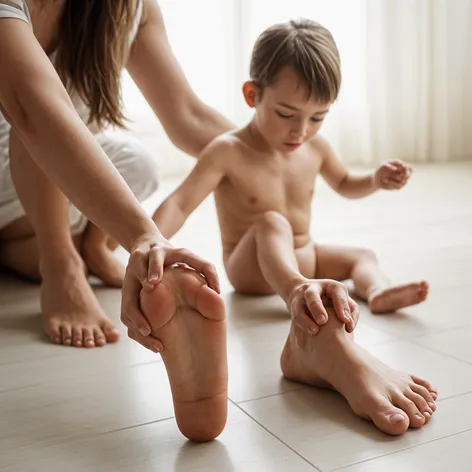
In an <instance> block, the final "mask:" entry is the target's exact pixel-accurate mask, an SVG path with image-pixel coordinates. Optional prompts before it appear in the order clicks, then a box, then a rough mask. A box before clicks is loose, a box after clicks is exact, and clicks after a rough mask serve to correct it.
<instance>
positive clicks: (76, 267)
mask: <svg viewBox="0 0 472 472" xmlns="http://www.w3.org/2000/svg"><path fill="white" fill-rule="evenodd" d="M39 270H40V272H41V277H42V278H43V280H44V279H50V278H54V277H58V276H63V275H64V274H67V273H75V274H77V273H78V272H82V273H83V274H84V275H85V273H86V266H85V263H84V261H83V259H82V257H81V256H80V254H79V253H78V252H77V251H76V250H75V248H73V249H70V250H68V251H58V252H54V253H51V254H49V253H48V254H46V255H42V256H41V259H40V262H39Z"/></svg>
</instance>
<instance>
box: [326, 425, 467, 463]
mask: <svg viewBox="0 0 472 472" xmlns="http://www.w3.org/2000/svg"><path fill="white" fill-rule="evenodd" d="M470 431H472V428H469V429H465V430H463V431H458V432H457V433H452V434H448V435H447V436H441V437H440V438H436V439H431V441H426V442H424V443H421V444H415V445H414V446H409V447H405V448H404V449H399V450H398V451H392V452H387V454H383V455H381V456H377V457H372V458H371V459H365V460H362V461H358V462H353V463H352V464H348V465H343V466H342V467H338V468H337V469H333V470H331V471H330V472H338V471H339V470H344V469H347V468H349V467H352V466H354V465H359V464H365V463H367V462H371V461H375V460H378V459H383V458H384V457H388V456H392V455H394V454H398V453H400V452H405V451H409V450H410V449H415V448H417V447H421V446H424V445H426V444H431V443H434V442H437V441H441V440H442V439H446V438H451V437H453V436H458V435H459V434H464V433H468V432H470Z"/></svg>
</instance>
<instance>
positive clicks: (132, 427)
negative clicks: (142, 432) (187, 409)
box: [98, 416, 175, 435]
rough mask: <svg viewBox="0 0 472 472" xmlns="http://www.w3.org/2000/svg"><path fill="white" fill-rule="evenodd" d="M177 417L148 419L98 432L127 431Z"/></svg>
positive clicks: (102, 433)
mask: <svg viewBox="0 0 472 472" xmlns="http://www.w3.org/2000/svg"><path fill="white" fill-rule="evenodd" d="M173 418H175V416H169V417H167V418H162V419H160V420H154V421H147V422H145V423H139V424H134V425H131V426H124V427H123V428H118V429H111V430H109V431H103V432H101V433H98V435H104V434H111V433H118V432H120V431H126V430H128V429H134V428H140V427H141V426H148V425H150V424H156V423H161V422H162V421H168V420H171V419H173Z"/></svg>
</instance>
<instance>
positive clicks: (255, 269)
mask: <svg viewBox="0 0 472 472" xmlns="http://www.w3.org/2000/svg"><path fill="white" fill-rule="evenodd" d="M224 262H225V268H226V274H227V275H228V279H229V281H230V282H231V285H232V286H233V287H234V289H235V290H236V292H238V293H243V294H251V295H269V294H273V293H275V292H274V290H273V289H272V287H271V286H270V285H269V284H268V283H267V282H266V280H265V278H264V275H263V274H262V271H261V268H260V266H259V261H258V258H257V246H256V237H255V229H254V228H251V229H249V230H248V231H247V233H246V234H245V235H244V236H243V237H242V238H241V239H240V241H239V243H238V244H237V245H236V247H235V248H234V249H233V251H232V252H231V253H230V254H229V255H225V257H224Z"/></svg>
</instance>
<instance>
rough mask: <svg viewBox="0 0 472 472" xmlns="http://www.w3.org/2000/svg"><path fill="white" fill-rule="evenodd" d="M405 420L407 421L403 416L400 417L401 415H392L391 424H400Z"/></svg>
mask: <svg viewBox="0 0 472 472" xmlns="http://www.w3.org/2000/svg"><path fill="white" fill-rule="evenodd" d="M404 420H405V417H404V416H403V415H400V413H396V414H395V415H392V416H391V417H390V423H391V424H398V423H401V422H402V421H404Z"/></svg>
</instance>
